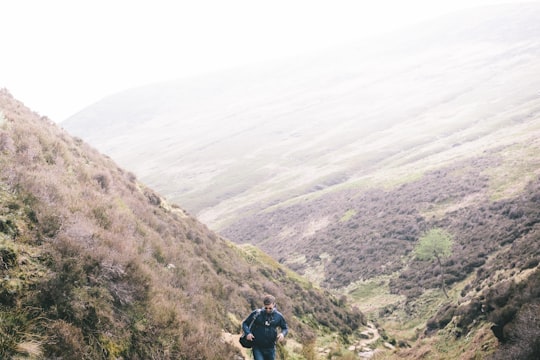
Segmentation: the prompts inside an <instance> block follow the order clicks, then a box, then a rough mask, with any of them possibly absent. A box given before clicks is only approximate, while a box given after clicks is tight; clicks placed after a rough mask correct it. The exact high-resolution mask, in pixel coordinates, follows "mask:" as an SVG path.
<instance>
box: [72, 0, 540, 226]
mask: <svg viewBox="0 0 540 360" xmlns="http://www.w3.org/2000/svg"><path fill="white" fill-rule="evenodd" d="M539 18H540V10H539V6H538V5H535V4H529V5H514V6H511V5H509V6H503V7H494V8H482V9H476V10H469V11H468V12H464V13H458V14H454V15H452V16H448V17H445V18H441V19H437V20H436V21H434V22H432V23H426V24H423V25H422V26H419V27H415V28H410V29H404V30H403V31H401V32H400V33H396V34H392V35H389V36H387V37H384V38H379V39H374V40H373V41H365V42H363V43H359V44H358V45H357V46H355V47H350V48H346V49H336V50H335V51H334V52H332V53H324V54H319V55H314V56H311V57H305V58H300V59H296V60H295V61H284V62H283V63H280V64H275V65H274V66H269V67H266V68H263V67H260V68H252V69H242V70H236V71H230V72H225V73H217V74H211V75H209V76H206V77H199V78H195V79H184V80H179V81H176V82H170V83H164V84H156V85H153V86H148V87H144V88H139V89H132V90H129V91H126V92H123V93H120V94H117V95H115V96H111V97H108V98H106V99H104V100H103V101H101V102H99V103H97V104H95V105H93V106H91V107H89V108H88V109H85V110H83V111H81V112H80V113H79V114H77V115H75V116H73V117H72V118H71V119H68V120H67V121H66V122H64V123H63V124H62V125H63V126H64V127H65V128H66V129H68V130H69V131H70V132H71V133H73V134H75V135H77V136H81V137H82V138H84V139H85V140H87V141H89V142H90V143H91V144H93V145H94V146H96V147H98V148H99V149H100V150H102V151H103V152H105V153H107V154H108V155H110V156H111V157H113V158H114V159H115V160H117V161H118V162H119V163H120V164H122V165H123V166H125V167H127V168H129V169H130V170H132V171H134V172H135V173H136V174H137V175H138V176H140V177H141V179H143V180H144V181H145V182H146V183H149V184H152V186H153V187H155V188H156V189H157V190H158V191H159V192H161V193H163V194H166V195H167V197H169V198H171V199H173V200H175V201H177V202H179V203H181V204H183V205H184V206H186V208H187V209H188V210H189V211H190V212H191V213H193V214H195V215H196V216H197V217H198V218H199V219H201V220H202V221H203V222H204V223H206V224H207V225H209V226H210V227H211V228H212V229H218V230H220V229H223V228H224V227H226V226H227V225H228V224H229V223H230V221H233V220H234V219H238V218H240V217H243V216H244V215H245V214H252V213H258V212H261V211H263V210H264V209H266V208H268V207H269V206H271V205H276V204H281V203H285V202H287V201H288V200H289V199H291V198H293V197H296V196H302V195H305V194H309V193H317V192H321V191H324V190H328V189H331V188H332V187H334V186H337V185H341V184H349V183H352V184H354V183H355V182H356V181H358V179H366V178H368V179H369V178H371V177H372V175H371V174H373V173H374V172H376V171H377V170H380V169H389V168H394V167H397V166H403V165H406V164H415V163H416V162H415V160H419V159H422V158H425V157H427V156H429V155H433V154H440V155H441V159H442V158H451V159H454V158H456V157H460V158H465V157H467V156H469V154H471V153H475V152H477V151H483V150H484V149H486V148H489V147H491V146H495V145H496V143H495V140H497V141H498V140H499V139H493V138H491V137H490V135H491V134H492V133H493V132H496V131H500V132H501V133H506V132H508V131H512V127H513V126H514V125H515V121H514V119H515V118H519V117H521V115H522V114H524V115H525V116H526V114H528V113H532V114H533V116H534V114H535V113H536V112H537V111H538V108H539V96H538V89H539V88H540V83H539V80H538V77H537V76H536V74H537V73H538V72H539V70H540V69H539V65H538V64H539V63H540V62H539V61H538V57H539V54H540V45H539V42H538V39H539V38H540V25H539V24H540V21H539ZM428 165H429V166H428ZM439 165H440V164H439V163H435V164H428V163H424V164H423V166H424V167H428V168H434V167H437V166H439ZM405 170H406V171H410V170H409V169H405ZM421 170H424V169H421ZM378 181H379V178H378V177H377V178H376V179H375V180H374V181H373V182H375V183H377V182H378Z"/></svg>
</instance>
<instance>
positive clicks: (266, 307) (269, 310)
mask: <svg viewBox="0 0 540 360" xmlns="http://www.w3.org/2000/svg"><path fill="white" fill-rule="evenodd" d="M272 310H274V304H268V305H267V304H264V311H266V313H267V314H270V313H271V312H272Z"/></svg>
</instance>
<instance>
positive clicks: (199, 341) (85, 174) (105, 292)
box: [0, 90, 365, 359]
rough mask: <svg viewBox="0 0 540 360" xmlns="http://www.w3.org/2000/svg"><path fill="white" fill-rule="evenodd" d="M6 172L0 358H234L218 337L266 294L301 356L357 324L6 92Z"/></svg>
mask: <svg viewBox="0 0 540 360" xmlns="http://www.w3.org/2000/svg"><path fill="white" fill-rule="evenodd" d="M0 169H1V171H0V174H1V177H0V275H1V276H0V284H1V287H0V319H1V321H0V357H1V358H5V359H7V358H16V357H20V358H22V357H24V358H30V359H43V358H47V359H51V358H63V359H118V358H123V359H234V358H241V357H240V356H241V353H240V351H239V349H238V348H237V346H236V345H237V344H236V337H233V339H234V343H229V342H227V341H225V340H224V339H225V338H224V337H223V334H224V332H226V333H232V334H237V333H238V332H239V329H240V321H241V320H242V318H243V317H244V316H245V315H246V314H248V313H249V311H250V310H251V309H252V308H254V307H256V306H259V305H260V304H259V301H260V296H261V295H262V294H263V293H264V292H271V293H274V294H275V295H276V297H277V298H278V299H279V307H280V310H281V311H282V312H283V313H284V314H285V316H286V317H287V318H288V319H289V322H290V325H291V339H292V341H293V344H294V343H296V344H299V345H298V348H296V350H295V351H297V352H298V354H297V356H298V358H304V357H303V356H302V353H304V354H306V353H310V352H313V351H314V347H315V345H316V344H318V340H319V338H318V335H319V334H322V333H324V334H332V333H334V334H336V335H337V334H339V335H340V336H341V337H340V338H341V339H342V341H344V340H345V339H347V338H350V339H353V338H354V335H353V333H354V332H355V331H356V330H357V329H358V328H359V327H360V326H361V324H362V322H364V321H365V320H364V318H363V316H362V314H361V313H360V312H358V311H355V310H351V309H348V307H347V306H346V305H345V304H344V303H343V302H340V301H338V300H337V299H335V298H334V297H333V296H332V295H330V294H329V293H325V292H322V291H320V290H318V289H316V288H314V287H313V286H312V285H311V284H310V283H308V282H307V281H305V280H302V279H301V278H300V277H298V276H297V275H295V274H294V273H292V272H291V271H289V270H287V269H285V268H284V267H282V266H280V265H278V264H277V263H276V262H275V261H272V260H271V259H270V258H269V257H268V256H265V255H264V254H262V253H261V252H259V251H257V250H255V249H253V248H251V247H237V246H235V245H233V244H231V243H230V242H228V241H226V240H224V239H223V238H221V237H219V236H217V235H216V234H215V233H213V232H211V231H209V230H208V229H207V228H206V227H205V226H204V225H202V224H201V223H199V222H198V221H197V220H195V219H194V218H193V217H192V216H191V215H189V214H188V213H186V212H185V211H184V210H182V209H180V208H179V207H177V206H175V205H171V204H169V203H167V202H166V201H165V200H164V199H163V198H162V197H160V196H159V195H158V194H157V193H155V192H154V191H152V190H151V189H149V188H147V187H145V186H144V185H142V184H141V183H139V182H138V181H137V179H136V177H135V176H134V175H133V174H131V173H129V172H126V171H124V170H123V169H121V168H119V167H118V166H116V165H115V163H114V162H112V161H111V160H110V159H109V158H107V157H104V156H102V155H100V154H99V153H98V152H96V151H95V150H94V149H92V148H91V147H89V146H88V145H87V144H85V143H84V142H82V141H81V140H80V139H74V138H72V137H71V136H69V135H68V134H67V133H66V132H64V131H62V130H61V129H59V128H58V127H57V126H56V125H55V124H53V123H52V122H50V121H49V120H48V119H47V118H42V117H39V116H38V115H37V114H35V113H32V112H31V111H30V110H29V109H27V108H25V107H24V105H23V104H22V103H20V102H19V101H17V100H15V99H13V98H12V96H11V95H10V94H9V93H8V92H7V91H6V90H2V91H0ZM330 344H331V342H328V343H327V344H326V346H329V345H330ZM333 346H339V341H337V342H335V341H334V345H333ZM281 351H282V352H286V351H292V350H291V348H290V347H285V348H281Z"/></svg>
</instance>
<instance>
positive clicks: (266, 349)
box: [242, 295, 289, 360]
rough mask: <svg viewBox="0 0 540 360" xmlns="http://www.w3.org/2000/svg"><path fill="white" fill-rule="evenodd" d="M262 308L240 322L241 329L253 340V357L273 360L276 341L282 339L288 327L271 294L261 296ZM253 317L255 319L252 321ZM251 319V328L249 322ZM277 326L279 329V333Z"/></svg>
mask: <svg viewBox="0 0 540 360" xmlns="http://www.w3.org/2000/svg"><path fill="white" fill-rule="evenodd" d="M263 304H264V308H262V309H257V310H255V311H253V312H252V313H251V314H249V316H248V317H247V318H246V319H245V320H244V321H243V322H242V330H244V333H245V334H247V335H246V339H247V340H249V341H253V347H252V351H253V359H255V360H274V359H275V357H276V341H282V340H283V339H284V338H285V336H286V335H287V333H288V332H289V329H288V328H287V322H286V321H285V318H284V317H283V315H281V313H280V312H279V311H277V309H276V300H275V298H274V297H273V296H272V295H265V296H264V298H263ZM253 319H255V321H253ZM252 321H253V325H252V326H251V329H250V327H249V324H251V322H252ZM277 328H279V329H280V331H279V333H278V330H277Z"/></svg>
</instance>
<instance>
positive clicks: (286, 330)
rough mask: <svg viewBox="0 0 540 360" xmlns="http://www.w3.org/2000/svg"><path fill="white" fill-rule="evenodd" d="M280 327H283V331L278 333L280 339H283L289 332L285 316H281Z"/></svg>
mask: <svg viewBox="0 0 540 360" xmlns="http://www.w3.org/2000/svg"><path fill="white" fill-rule="evenodd" d="M279 327H280V328H281V333H279V335H278V340H281V339H283V338H284V337H285V336H287V334H288V333H289V327H288V326H287V322H286V321H285V318H284V317H283V316H281V320H280V322H279Z"/></svg>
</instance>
